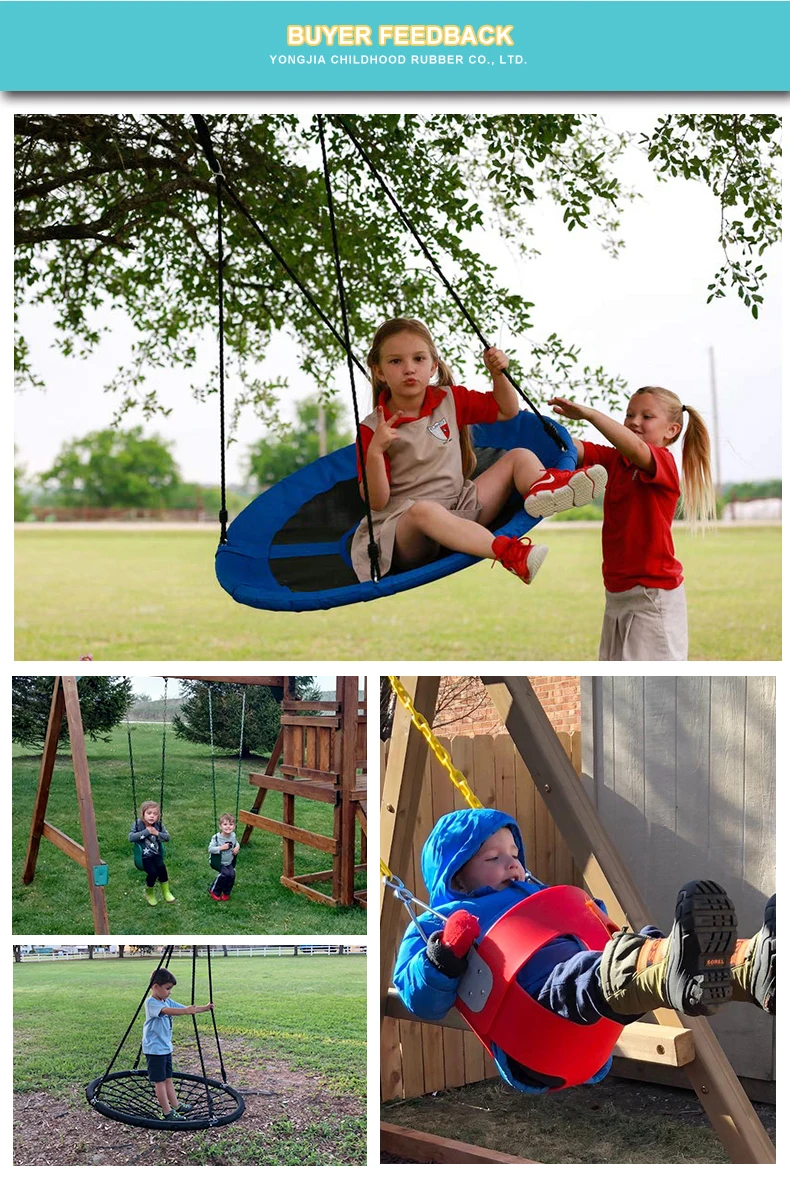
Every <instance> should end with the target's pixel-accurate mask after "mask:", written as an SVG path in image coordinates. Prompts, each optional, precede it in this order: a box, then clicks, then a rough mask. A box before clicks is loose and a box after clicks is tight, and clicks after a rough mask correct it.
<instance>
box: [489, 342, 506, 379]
mask: <svg viewBox="0 0 790 1179" xmlns="http://www.w3.org/2000/svg"><path fill="white" fill-rule="evenodd" d="M483 364H484V365H485V366H486V368H487V369H488V371H489V372H490V373H491V376H492V377H495V376H497V375H498V374H499V373H503V372H504V371H505V369H506V368H507V366H508V365H509V364H510V361H509V360H508V358H507V356H505V354H504V352H503V351H502V349H501V348H486V350H485V352H484V353H483Z"/></svg>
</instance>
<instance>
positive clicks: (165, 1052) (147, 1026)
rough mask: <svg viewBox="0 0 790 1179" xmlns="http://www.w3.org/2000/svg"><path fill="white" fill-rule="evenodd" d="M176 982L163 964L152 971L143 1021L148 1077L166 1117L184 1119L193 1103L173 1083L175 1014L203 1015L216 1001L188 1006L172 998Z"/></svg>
mask: <svg viewBox="0 0 790 1179" xmlns="http://www.w3.org/2000/svg"><path fill="white" fill-rule="evenodd" d="M175 985H176V979H175V975H174V974H171V973H170V971H169V970H167V969H165V967H163V966H160V967H159V969H158V970H155V971H154V972H153V974H152V975H151V994H150V995H149V996H148V998H147V999H146V1001H145V1023H144V1025H143V1052H144V1054H145V1062H146V1068H147V1071H148V1080H149V1081H151V1082H152V1084H153V1086H154V1093H155V1094H156V1100H157V1101H158V1102H159V1107H160V1109H161V1110H162V1117H163V1118H164V1119H165V1121H168V1122H173V1121H181V1120H182V1119H183V1118H184V1117H185V1116H186V1114H188V1113H191V1112H192V1110H193V1109H194V1106H192V1105H190V1104H189V1102H187V1101H182V1102H181V1103H179V1100H178V1096H177V1094H176V1090H175V1086H174V1084H173V1016H174V1015H201V1014H202V1013H203V1012H204V1011H212V1010H213V1008H214V1004H213V1003H207V1004H206V1005H205V1006H204V1007H185V1006H184V1004H183V1003H176V1001H175V999H171V998H170V992H171V991H172V989H173V987H174V986H175Z"/></svg>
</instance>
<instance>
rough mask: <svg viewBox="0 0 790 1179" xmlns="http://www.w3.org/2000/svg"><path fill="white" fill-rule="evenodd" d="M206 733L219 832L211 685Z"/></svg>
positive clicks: (216, 827) (209, 687)
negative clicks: (207, 733)
mask: <svg viewBox="0 0 790 1179" xmlns="http://www.w3.org/2000/svg"><path fill="white" fill-rule="evenodd" d="M208 731H209V736H210V738H211V793H212V796H213V798H214V830H215V831H219V819H218V818H217V770H216V766H215V763H214V710H213V708H212V704H211V684H209V686H208Z"/></svg>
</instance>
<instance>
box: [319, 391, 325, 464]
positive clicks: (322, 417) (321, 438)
mask: <svg viewBox="0 0 790 1179" xmlns="http://www.w3.org/2000/svg"><path fill="white" fill-rule="evenodd" d="M318 454H319V457H321V458H323V457H324V455H325V454H326V410H325V409H324V403H323V401H319V402H318Z"/></svg>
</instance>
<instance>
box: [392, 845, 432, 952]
mask: <svg viewBox="0 0 790 1179" xmlns="http://www.w3.org/2000/svg"><path fill="white" fill-rule="evenodd" d="M379 862H380V864H381V875H382V876H383V877H384V883H385V885H386V886H387V888H391V889H392V891H393V893H394V895H395V897H396V899H397V900H399V901H400V902H401V904H402V905H403V907H404V909H405V910H406V912H407V913H408V914H409V917H410V918H411V921H412V923H413V924H414V925H415V926H416V927H417V930H418V932H419V934H420V937H421V938H422V940H423V941H424V942H425V944H426V946H427V945H428V942H429V940H430V939H429V938H428V935H427V934H426V932H425V930H424V929H423V927H422V926H421V925H420V922H419V918H418V914H417V913H416V912H415V909H414V906H415V905H419V906H420V908H421V909H424V910H425V911H426V913H430V914H431V916H432V917H435V918H436V919H437V920H438V921H440V922H441V923H442V925H446V924H447V918H446V917H444V916H443V915H442V914H441V913H437V912H436V910H435V909H432V908H431V906H430V905H426V903H425V901H421V900H420V898H419V897H416V896H415V895H414V893H413V892H412V891H411V890H410V889H408V888H407V887H406V885H405V884H404V883H403V881H402V880H401V878H400V877H399V876H396V875H395V874H394V872H390V870H389V868H388V867H387V865H386V864H385V863H384V861H383V860H380V861H379Z"/></svg>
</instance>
